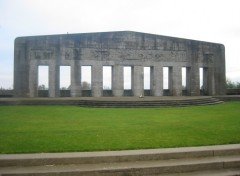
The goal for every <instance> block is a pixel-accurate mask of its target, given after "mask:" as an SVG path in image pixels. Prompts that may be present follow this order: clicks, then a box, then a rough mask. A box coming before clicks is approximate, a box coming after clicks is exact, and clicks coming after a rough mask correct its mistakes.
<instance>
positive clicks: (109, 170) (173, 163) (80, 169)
mask: <svg viewBox="0 0 240 176" xmlns="http://www.w3.org/2000/svg"><path fill="white" fill-rule="evenodd" d="M232 168H240V155H238V156H221V157H205V158H197V159H196V158H194V159H189V158H187V159H172V160H164V161H163V160H152V161H138V162H136V161H135V162H133V161H132V162H120V163H119V162H118V163H99V164H68V165H44V166H31V167H2V168H0V173H1V175H2V176H4V175H12V176H13V175H18V176H20V175H21V176H23V175H24V176H27V175H33V174H34V175H41V176H48V175H79V176H86V175H89V176H94V175H98V176H116V175H123V173H124V175H139V176H141V175H156V174H166V173H188V172H194V171H202V170H216V171H217V170H223V169H232ZM59 173H60V174H59Z"/></svg>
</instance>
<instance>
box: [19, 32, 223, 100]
mask: <svg viewBox="0 0 240 176" xmlns="http://www.w3.org/2000/svg"><path fill="white" fill-rule="evenodd" d="M40 66H48V68H49V74H48V77H49V79H48V80H49V88H48V96H49V97H60V96H61V94H60V79H61V78H60V68H61V67H62V66H69V67H70V72H71V76H70V77H71V78H70V80H71V86H70V94H69V96H71V97H81V96H84V94H83V90H82V86H81V82H82V81H81V79H82V77H81V74H82V72H81V69H82V68H83V67H84V66H90V68H91V83H90V84H91V90H90V91H91V94H90V95H91V96H93V97H101V96H104V93H103V92H104V89H103V68H104V67H105V66H108V67H110V68H111V78H112V80H111V85H112V86H111V96H124V95H126V90H124V68H125V67H128V68H129V67H130V68H131V74H130V76H131V90H128V92H129V91H130V92H131V93H130V94H128V95H132V96H140V95H144V94H145V95H146V91H144V76H143V75H144V67H148V68H149V69H150V90H149V92H148V95H150V96H164V95H166V90H164V87H163V82H164V80H163V79H164V76H163V70H164V68H167V71H168V78H167V79H168V81H167V82H168V86H167V87H168V90H167V92H168V93H167V95H170V96H182V95H188V96H199V95H210V96H212V95H225V79H226V78H225V49H224V45H222V44H216V43H211V42H203V41H196V40H188V39H182V38H175V37H168V36H161V35H154V34H146V33H139V32H131V31H120V32H100V33H81V34H63V35H45V36H30V37H18V38H16V39H15V44H14V91H15V96H16V97H38V96H39V93H38V86H39V85H38V77H39V71H38V70H39V67H40ZM183 68H184V70H185V71H186V73H185V79H186V80H185V86H184V88H183V84H182V80H183V79H182V77H183V76H182V75H183V74H182V70H183ZM200 70H202V76H201V75H200V73H201V72H200ZM200 77H201V78H202V80H203V81H202V82H203V83H202V86H200Z"/></svg>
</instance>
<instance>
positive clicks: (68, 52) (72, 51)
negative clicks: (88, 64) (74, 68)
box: [63, 48, 81, 60]
mask: <svg viewBox="0 0 240 176" xmlns="http://www.w3.org/2000/svg"><path fill="white" fill-rule="evenodd" d="M63 54H64V57H65V59H66V60H80V59H81V49H80V48H65V50H64V51H63Z"/></svg>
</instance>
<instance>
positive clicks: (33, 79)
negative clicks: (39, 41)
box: [29, 60, 38, 97]
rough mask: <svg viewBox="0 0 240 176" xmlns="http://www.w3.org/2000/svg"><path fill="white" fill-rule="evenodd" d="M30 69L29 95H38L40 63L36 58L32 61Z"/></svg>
mask: <svg viewBox="0 0 240 176" xmlns="http://www.w3.org/2000/svg"><path fill="white" fill-rule="evenodd" d="M29 66H30V69H29V96H30V97H37V96H38V65H37V63H35V62H34V60H31V61H30V65H29Z"/></svg>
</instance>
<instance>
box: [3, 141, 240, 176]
mask: <svg viewBox="0 0 240 176" xmlns="http://www.w3.org/2000/svg"><path fill="white" fill-rule="evenodd" d="M0 175H1V176H7V175H11V176H30V175H34V176H38V175H39V176H40V175H41V176H52V175H58V176H60V175H61V176H62V175H71V176H72V175H73V176H75V175H78V176H96V175H97V176H157V175H161V176H162V175H164V176H185V175H188V176H193V175H198V176H200V175H201V176H203V175H204V176H208V175H211V176H219V175H220V176H236V175H240V144H232V145H217V146H202V147H184V148H167V149H147V150H126V151H105V152H77V153H40V154H1V155H0Z"/></svg>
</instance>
